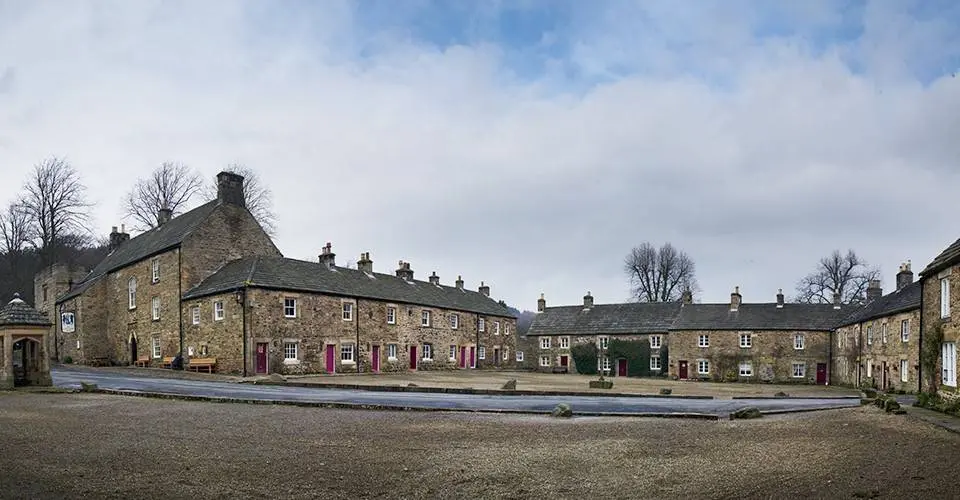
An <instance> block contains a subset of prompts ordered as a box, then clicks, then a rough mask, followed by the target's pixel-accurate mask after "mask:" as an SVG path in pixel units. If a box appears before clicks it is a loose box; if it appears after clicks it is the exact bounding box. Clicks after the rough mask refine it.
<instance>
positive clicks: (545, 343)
mask: <svg viewBox="0 0 960 500" xmlns="http://www.w3.org/2000/svg"><path fill="white" fill-rule="evenodd" d="M540 348H541V349H549V348H550V337H540Z"/></svg>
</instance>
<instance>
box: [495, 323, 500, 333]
mask: <svg viewBox="0 0 960 500" xmlns="http://www.w3.org/2000/svg"><path fill="white" fill-rule="evenodd" d="M493 334H494V335H500V322H499V321H494V322H493Z"/></svg>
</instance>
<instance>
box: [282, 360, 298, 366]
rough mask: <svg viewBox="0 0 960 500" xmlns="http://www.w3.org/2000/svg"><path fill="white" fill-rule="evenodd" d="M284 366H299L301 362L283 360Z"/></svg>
mask: <svg viewBox="0 0 960 500" xmlns="http://www.w3.org/2000/svg"><path fill="white" fill-rule="evenodd" d="M283 364H285V365H299V364H300V360H299V359H284V360H283Z"/></svg>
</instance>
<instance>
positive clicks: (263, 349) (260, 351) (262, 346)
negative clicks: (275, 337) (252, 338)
mask: <svg viewBox="0 0 960 500" xmlns="http://www.w3.org/2000/svg"><path fill="white" fill-rule="evenodd" d="M267 346H268V345H267V343H266V342H257V373H267Z"/></svg>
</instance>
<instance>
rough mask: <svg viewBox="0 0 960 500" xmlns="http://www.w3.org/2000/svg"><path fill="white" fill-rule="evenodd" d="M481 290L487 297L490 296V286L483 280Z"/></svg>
mask: <svg viewBox="0 0 960 500" xmlns="http://www.w3.org/2000/svg"><path fill="white" fill-rule="evenodd" d="M479 292H480V293H482V294H484V295H486V296H487V297H489V296H490V287H489V286H487V285H484V284H483V282H482V281H481V282H480V288H479Z"/></svg>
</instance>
